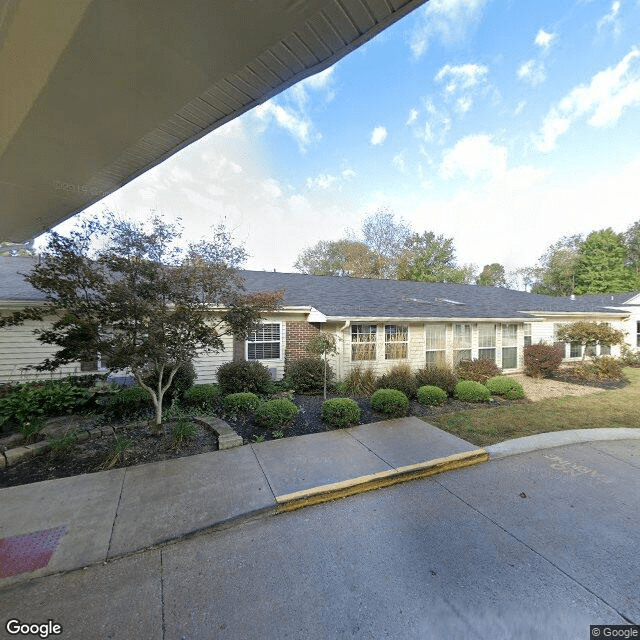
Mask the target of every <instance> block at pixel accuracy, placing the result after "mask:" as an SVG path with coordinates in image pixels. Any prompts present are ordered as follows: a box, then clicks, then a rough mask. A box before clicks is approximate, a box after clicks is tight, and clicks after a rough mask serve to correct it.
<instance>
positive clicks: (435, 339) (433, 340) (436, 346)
mask: <svg viewBox="0 0 640 640" xmlns="http://www.w3.org/2000/svg"><path fill="white" fill-rule="evenodd" d="M446 329H447V327H446V325H444V324H426V325H425V331H426V337H427V351H437V350H440V349H443V350H444V349H445V348H446V340H447V331H446Z"/></svg>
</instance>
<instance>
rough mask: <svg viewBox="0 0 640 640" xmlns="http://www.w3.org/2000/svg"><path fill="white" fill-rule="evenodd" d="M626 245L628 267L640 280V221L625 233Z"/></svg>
mask: <svg viewBox="0 0 640 640" xmlns="http://www.w3.org/2000/svg"><path fill="white" fill-rule="evenodd" d="M624 243H625V246H626V247H627V266H628V267H630V268H631V269H632V270H633V271H634V273H635V274H636V276H638V278H640V220H636V222H634V223H633V224H632V225H631V226H630V227H629V228H628V229H627V230H626V231H625V232H624Z"/></svg>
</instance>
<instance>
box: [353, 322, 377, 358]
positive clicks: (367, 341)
mask: <svg viewBox="0 0 640 640" xmlns="http://www.w3.org/2000/svg"><path fill="white" fill-rule="evenodd" d="M351 359H352V360H375V359H376V325H375V324H354V325H351Z"/></svg>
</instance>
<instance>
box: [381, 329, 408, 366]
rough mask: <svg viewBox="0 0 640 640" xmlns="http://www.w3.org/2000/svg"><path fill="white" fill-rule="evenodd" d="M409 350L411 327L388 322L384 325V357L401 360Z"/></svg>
mask: <svg viewBox="0 0 640 640" xmlns="http://www.w3.org/2000/svg"><path fill="white" fill-rule="evenodd" d="M408 352H409V327H407V326H406V325H402V324H387V325H385V327H384V359H385V360H401V359H403V358H406V357H407V355H408Z"/></svg>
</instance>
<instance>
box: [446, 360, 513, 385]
mask: <svg viewBox="0 0 640 640" xmlns="http://www.w3.org/2000/svg"><path fill="white" fill-rule="evenodd" d="M456 373H457V374H458V379H459V380H473V381H474V382H479V383H480V384H484V383H485V382H486V381H487V380H488V379H489V378H493V377H495V376H499V375H500V374H501V373H502V371H500V369H499V367H498V365H497V364H496V363H495V362H494V361H493V360H482V359H475V360H462V361H461V362H460V363H459V364H458V366H457V367H456Z"/></svg>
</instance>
